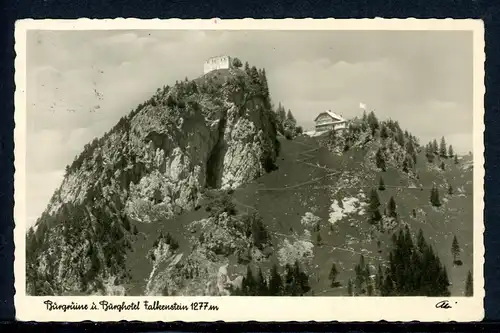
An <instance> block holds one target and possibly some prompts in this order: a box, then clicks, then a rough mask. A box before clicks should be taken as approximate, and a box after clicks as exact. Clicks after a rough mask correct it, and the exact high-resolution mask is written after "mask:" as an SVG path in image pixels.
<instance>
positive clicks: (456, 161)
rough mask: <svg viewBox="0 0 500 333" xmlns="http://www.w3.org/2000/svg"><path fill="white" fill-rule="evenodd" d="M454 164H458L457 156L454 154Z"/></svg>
mask: <svg viewBox="0 0 500 333" xmlns="http://www.w3.org/2000/svg"><path fill="white" fill-rule="evenodd" d="M454 162H455V164H458V155H457V154H455V160H454Z"/></svg>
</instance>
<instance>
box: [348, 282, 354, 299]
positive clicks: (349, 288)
mask: <svg viewBox="0 0 500 333" xmlns="http://www.w3.org/2000/svg"><path fill="white" fill-rule="evenodd" d="M347 295H349V296H352V295H353V293H352V280H351V279H349V281H347Z"/></svg>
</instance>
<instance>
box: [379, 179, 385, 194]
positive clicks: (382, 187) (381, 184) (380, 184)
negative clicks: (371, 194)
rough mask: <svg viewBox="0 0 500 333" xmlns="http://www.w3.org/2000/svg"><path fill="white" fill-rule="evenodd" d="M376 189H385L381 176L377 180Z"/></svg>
mask: <svg viewBox="0 0 500 333" xmlns="http://www.w3.org/2000/svg"><path fill="white" fill-rule="evenodd" d="M378 189H379V191H384V190H385V184H384V179H383V178H382V176H380V180H379V182H378Z"/></svg>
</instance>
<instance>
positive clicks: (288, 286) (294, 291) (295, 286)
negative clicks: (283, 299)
mask: <svg viewBox="0 0 500 333" xmlns="http://www.w3.org/2000/svg"><path fill="white" fill-rule="evenodd" d="M297 277H298V276H297V275H296V274H295V271H294V269H293V267H292V266H290V265H289V264H286V265H285V281H284V284H283V289H284V295H286V296H298V295H300V290H299V289H300V286H299V281H298V279H297Z"/></svg>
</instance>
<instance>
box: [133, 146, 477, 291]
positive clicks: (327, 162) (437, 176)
mask: <svg viewBox="0 0 500 333" xmlns="http://www.w3.org/2000/svg"><path fill="white" fill-rule="evenodd" d="M281 143H282V150H281V154H280V157H279V160H278V166H279V169H278V170H277V171H274V172H272V173H269V174H266V175H264V176H263V177H261V178H259V179H257V180H256V181H254V182H252V183H250V184H246V185H244V186H242V187H241V188H239V189H237V190H236V191H235V192H234V194H233V200H234V202H235V203H236V205H237V209H238V211H239V212H245V211H251V210H254V209H255V210H258V211H259V213H260V215H261V216H262V217H263V219H264V222H265V223H266V225H267V226H268V229H269V230H270V231H271V232H272V233H273V234H274V243H275V245H276V246H277V245H278V244H279V242H280V241H281V240H282V239H283V238H284V237H289V236H288V235H291V234H292V231H295V232H298V233H302V232H303V229H304V227H303V226H302V225H301V222H300V220H301V217H302V216H303V215H304V214H305V213H306V212H309V211H314V214H315V215H317V216H319V217H320V218H321V230H320V233H321V238H322V240H323V243H324V244H325V245H323V246H319V247H318V246H315V247H314V260H313V267H314V268H313V271H312V272H310V283H311V286H312V290H313V292H314V294H315V295H322V296H341V295H345V292H346V290H345V289H346V288H345V286H346V285H347V279H348V278H352V277H353V276H354V271H353V269H354V265H355V264H356V263H357V262H358V260H359V254H360V253H363V254H364V255H365V257H366V259H367V261H368V262H369V263H371V264H373V265H374V266H373V267H375V266H376V265H377V264H379V263H382V264H383V263H384V261H385V259H386V257H387V253H388V252H387V246H388V244H390V237H391V235H392V233H384V234H379V233H377V232H373V231H372V228H371V226H370V225H369V224H368V222H367V221H366V220H367V217H366V215H351V216H348V217H346V218H343V219H342V220H340V221H338V222H336V223H335V225H334V226H333V227H330V223H329V222H328V215H329V206H330V205H331V201H332V195H331V193H330V189H327V188H325V186H324V185H328V186H331V187H332V188H336V187H337V186H336V185H337V184H338V181H339V179H340V178H343V179H346V178H348V179H353V178H358V181H357V183H356V182H355V184H358V185H357V186H353V187H352V188H345V189H342V190H339V191H338V192H337V194H336V198H337V200H339V199H342V198H347V197H351V196H354V195H356V194H358V193H359V192H360V191H364V192H366V191H368V190H369V189H370V188H371V185H372V184H373V186H376V185H377V184H378V178H379V176H380V173H379V172H376V171H373V170H365V169H364V166H363V163H362V162H363V158H364V153H363V151H349V152H348V153H346V154H345V155H343V156H335V155H333V154H331V153H329V152H328V151H327V150H326V149H324V148H319V146H318V144H317V141H316V139H315V138H308V137H298V138H297V139H295V140H293V141H288V140H284V139H283V140H281ZM318 148H319V149H318ZM300 160H302V161H305V162H308V163H310V164H305V163H303V162H300ZM418 161H419V162H418V163H417V166H416V168H417V171H418V173H419V175H420V179H419V181H420V184H418V185H419V186H417V188H408V187H406V184H407V180H406V179H405V177H404V176H403V174H402V172H400V171H397V170H391V169H389V170H388V171H387V172H385V173H382V175H383V178H384V181H385V184H386V185H387V189H386V190H385V191H379V197H380V201H381V203H382V205H385V204H386V203H387V202H388V200H389V198H390V196H393V197H394V198H395V200H396V203H397V212H398V214H399V215H400V218H401V220H402V221H403V222H406V223H408V224H409V225H410V228H411V230H412V231H413V232H417V231H418V229H419V228H422V230H423V232H424V235H425V236H426V238H427V239H428V241H429V242H430V243H431V244H433V246H434V247H435V250H436V251H437V253H438V254H439V256H440V258H441V260H442V262H443V263H444V264H445V265H446V266H447V269H448V275H449V277H450V281H451V282H452V286H451V287H450V290H451V292H452V295H462V294H463V289H464V285H465V277H466V274H467V270H468V269H471V268H472V224H473V223H472V221H473V220H472V182H471V180H472V173H471V172H467V173H465V172H464V171H463V170H462V169H461V168H460V166H461V165H460V164H459V165H458V166H456V165H454V164H453V162H452V161H451V160H445V163H446V171H444V172H443V171H440V170H439V169H438V168H429V166H428V164H427V163H425V162H424V161H425V157H424V156H423V155H422V156H419V159H418ZM318 165H319V166H324V167H326V168H329V169H330V170H328V169H326V168H321V167H318ZM436 165H437V163H436ZM332 171H336V172H335V173H334V174H333V175H332V174H331V173H332ZM339 171H341V172H342V173H339ZM316 179H319V180H318V181H317V182H313V180H316ZM445 181H447V182H450V183H451V184H452V186H453V188H454V189H455V194H454V195H453V196H451V197H450V196H449V195H445V193H446V188H447V185H446V184H445ZM433 183H436V184H437V185H438V186H440V194H441V198H442V201H443V206H442V207H440V208H439V209H435V208H433V207H431V206H430V203H429V194H430V192H429V189H428V188H430V187H431V186H432V184H433ZM359 184H360V185H361V186H364V188H360V186H359ZM318 186H322V187H320V188H318ZM391 186H403V187H391ZM420 186H422V187H423V188H424V189H423V190H421V189H420ZM460 186H463V187H464V190H465V195H464V196H459V195H458V194H457V193H456V190H457V188H458V187H460ZM204 208H205V207H202V209H200V210H198V211H195V212H188V213H184V214H183V215H181V216H179V217H177V218H176V219H175V220H174V221H164V222H162V223H156V224H150V225H143V224H138V229H139V231H140V233H142V234H140V235H139V236H138V241H137V242H135V244H134V253H133V255H130V256H129V258H128V267H129V268H130V269H131V273H132V276H133V279H134V281H133V282H132V285H133V286H132V289H131V291H130V292H131V293H132V294H136V295H137V294H140V293H141V289H142V288H143V286H144V282H143V281H144V279H145V278H147V276H148V275H149V272H150V270H151V265H150V264H149V262H148V261H147V260H146V254H147V251H148V250H149V248H151V246H152V244H153V242H154V240H155V239H156V237H157V235H158V234H159V230H164V233H165V232H167V231H168V232H170V233H171V234H173V236H174V237H175V238H176V239H177V240H178V241H179V243H180V246H181V249H182V250H184V251H189V248H190V244H189V242H188V241H187V236H188V234H189V232H188V231H187V230H186V229H185V226H186V225H187V223H189V222H191V221H193V220H199V219H201V218H204V217H206V216H207V213H206V212H205V210H204ZM413 208H415V209H417V210H418V214H417V218H413V217H412V216H411V213H412V209H413ZM382 211H383V206H382V207H381V212H382ZM453 235H456V236H457V238H458V241H459V244H460V246H461V248H462V254H461V258H460V259H461V260H462V261H463V263H464V264H463V266H461V267H453V264H452V256H451V243H452V239H453ZM370 236H373V237H370ZM315 240H316V234H315V233H313V237H312V241H313V243H314V242H315ZM377 240H380V241H381V247H380V248H378V246H377ZM230 259H231V258H230ZM274 260H275V258H271V262H272V261H274ZM333 262H335V263H336V265H337V268H338V269H339V271H340V274H339V277H338V281H339V282H340V283H341V287H339V288H335V289H332V288H330V286H329V281H328V273H329V270H330V268H331V264H332V263H333ZM232 263H233V265H231V266H230V268H232V269H231V270H230V272H231V271H232V272H233V273H239V274H242V273H243V272H244V267H243V266H239V265H236V263H235V262H234V259H233V260H232ZM269 266H270V263H267V264H264V265H263V267H262V268H263V270H264V271H265V270H267V269H268V268H269ZM141 281H142V282H141Z"/></svg>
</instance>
